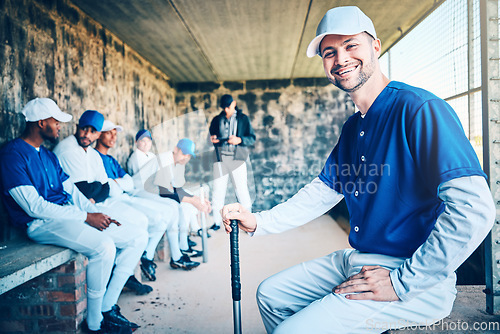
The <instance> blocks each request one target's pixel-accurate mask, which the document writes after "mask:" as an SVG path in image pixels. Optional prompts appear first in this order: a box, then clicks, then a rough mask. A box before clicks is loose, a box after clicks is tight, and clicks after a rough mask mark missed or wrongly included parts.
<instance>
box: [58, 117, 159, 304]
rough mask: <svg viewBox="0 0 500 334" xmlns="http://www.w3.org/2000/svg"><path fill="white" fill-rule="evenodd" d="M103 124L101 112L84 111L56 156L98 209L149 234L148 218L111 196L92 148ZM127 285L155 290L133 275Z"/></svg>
mask: <svg viewBox="0 0 500 334" xmlns="http://www.w3.org/2000/svg"><path fill="white" fill-rule="evenodd" d="M103 122H104V116H103V115H102V114H101V113H99V112H98V111H95V110H87V111H85V112H84V113H83V114H82V116H81V117H80V120H79V122H78V126H77V129H76V133H75V135H72V136H69V137H67V138H65V139H64V140H62V141H61V142H60V143H59V144H58V145H57V146H56V147H55V148H54V153H55V154H56V155H57V157H58V159H59V162H60V163H61V166H62V168H63V170H64V172H66V173H67V174H68V175H69V180H70V181H71V182H73V183H74V184H75V185H76V186H77V187H78V188H79V189H80V191H81V192H82V193H83V194H84V195H85V196H86V197H87V198H88V199H89V200H90V201H91V202H94V203H95V204H96V206H97V207H98V208H99V210H101V211H102V212H104V213H105V214H107V215H109V216H111V217H116V219H117V220H118V221H120V222H121V223H122V224H134V225H136V226H139V227H141V228H142V229H144V230H145V231H147V229H148V224H149V222H148V218H147V217H146V215H144V214H143V213H142V212H140V211H139V210H136V209H135V208H133V207H132V206H130V205H129V204H127V203H125V202H123V201H121V200H120V198H119V197H116V196H111V195H112V191H111V190H112V189H113V188H111V187H110V184H109V183H108V176H107V174H106V171H105V169H104V165H103V163H102V159H101V156H100V155H99V153H98V152H97V151H96V150H95V149H94V148H92V147H91V146H90V145H92V144H93V143H94V142H95V141H96V140H97V138H98V137H99V135H100V131H101V128H102V125H103ZM145 248H146V247H144V249H145ZM144 249H143V250H142V251H141V255H142V253H143V252H144ZM138 262H139V261H138ZM125 286H126V287H127V288H130V289H132V290H134V291H135V292H136V293H137V294H141V295H143V294H147V293H150V292H151V291H152V290H153V288H152V287H150V286H148V285H144V284H141V283H140V282H139V281H138V280H137V279H136V278H135V276H134V275H130V277H129V279H128V281H127V284H126V285H125Z"/></svg>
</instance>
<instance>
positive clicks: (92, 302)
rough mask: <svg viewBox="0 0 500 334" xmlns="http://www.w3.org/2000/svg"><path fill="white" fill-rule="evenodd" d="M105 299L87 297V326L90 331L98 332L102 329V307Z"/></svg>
mask: <svg viewBox="0 0 500 334" xmlns="http://www.w3.org/2000/svg"><path fill="white" fill-rule="evenodd" d="M102 300H103V297H98V298H90V297H87V325H88V326H89V329H90V330H93V331H97V330H99V329H100V328H101V321H102V313H101V306H102Z"/></svg>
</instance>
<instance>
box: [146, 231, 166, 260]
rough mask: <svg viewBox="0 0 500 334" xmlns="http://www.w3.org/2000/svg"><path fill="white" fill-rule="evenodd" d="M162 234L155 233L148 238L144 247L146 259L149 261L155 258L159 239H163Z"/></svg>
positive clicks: (161, 232)
mask: <svg viewBox="0 0 500 334" xmlns="http://www.w3.org/2000/svg"><path fill="white" fill-rule="evenodd" d="M163 233H164V232H163V231H160V232H156V233H155V234H153V235H151V236H150V237H149V241H148V245H147V247H146V258H148V259H149V260H151V261H153V259H154V257H155V250H156V247H157V246H158V243H159V242H160V240H161V238H162V237H163Z"/></svg>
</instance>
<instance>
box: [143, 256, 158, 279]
mask: <svg viewBox="0 0 500 334" xmlns="http://www.w3.org/2000/svg"><path fill="white" fill-rule="evenodd" d="M140 267H141V270H142V273H143V274H144V276H146V277H147V278H148V280H150V281H156V276H155V274H156V263H154V262H153V260H150V259H148V258H147V257H146V253H144V254H142V257H141V266H140Z"/></svg>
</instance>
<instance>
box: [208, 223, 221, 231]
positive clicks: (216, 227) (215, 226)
mask: <svg viewBox="0 0 500 334" xmlns="http://www.w3.org/2000/svg"><path fill="white" fill-rule="evenodd" d="M210 228H211V229H212V230H214V231H218V230H220V226H219V225H217V224H213V225H212V226H210Z"/></svg>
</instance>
